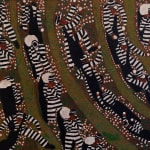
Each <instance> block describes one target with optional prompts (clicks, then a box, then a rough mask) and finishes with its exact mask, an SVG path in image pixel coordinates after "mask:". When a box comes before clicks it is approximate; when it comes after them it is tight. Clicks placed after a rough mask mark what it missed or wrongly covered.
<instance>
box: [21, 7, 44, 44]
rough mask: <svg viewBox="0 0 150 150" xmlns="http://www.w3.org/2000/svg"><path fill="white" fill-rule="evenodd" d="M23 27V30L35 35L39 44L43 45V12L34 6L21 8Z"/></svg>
mask: <svg viewBox="0 0 150 150" xmlns="http://www.w3.org/2000/svg"><path fill="white" fill-rule="evenodd" d="M21 14H22V15H21V27H22V29H23V30H25V31H26V30H29V34H30V35H35V36H36V37H37V38H38V40H39V42H40V43H42V42H43V39H42V34H41V31H40V29H41V28H43V23H42V16H41V11H40V10H39V9H38V8H37V6H34V5H32V4H31V5H24V4H23V5H22V7H21Z"/></svg>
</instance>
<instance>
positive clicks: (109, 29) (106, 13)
mask: <svg viewBox="0 0 150 150" xmlns="http://www.w3.org/2000/svg"><path fill="white" fill-rule="evenodd" d="M109 16H110V13H109V8H108V6H104V9H103V23H104V28H105V30H106V32H107V33H108V34H109V35H112V34H113V30H112V27H111V26H110V23H109Z"/></svg>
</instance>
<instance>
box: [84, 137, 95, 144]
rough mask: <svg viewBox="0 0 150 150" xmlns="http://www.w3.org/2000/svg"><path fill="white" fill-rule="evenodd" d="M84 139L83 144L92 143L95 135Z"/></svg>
mask: <svg viewBox="0 0 150 150" xmlns="http://www.w3.org/2000/svg"><path fill="white" fill-rule="evenodd" d="M84 141H85V144H87V145H92V144H94V143H95V137H93V136H89V137H86V138H85V140H84Z"/></svg>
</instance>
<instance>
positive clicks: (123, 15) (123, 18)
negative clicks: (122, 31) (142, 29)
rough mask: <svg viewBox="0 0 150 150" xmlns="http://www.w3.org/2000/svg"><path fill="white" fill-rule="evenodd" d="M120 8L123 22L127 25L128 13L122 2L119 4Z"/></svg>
mask: <svg viewBox="0 0 150 150" xmlns="http://www.w3.org/2000/svg"><path fill="white" fill-rule="evenodd" d="M118 10H119V12H120V15H121V19H122V22H123V23H124V24H123V25H124V26H126V25H127V15H126V13H125V10H124V8H123V7H122V6H121V5H120V4H118Z"/></svg>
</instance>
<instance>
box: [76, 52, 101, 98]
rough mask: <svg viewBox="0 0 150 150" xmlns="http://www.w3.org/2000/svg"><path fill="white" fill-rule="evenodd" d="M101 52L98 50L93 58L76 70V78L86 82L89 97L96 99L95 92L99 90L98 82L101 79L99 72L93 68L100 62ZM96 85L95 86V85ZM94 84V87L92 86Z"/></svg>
mask: <svg viewBox="0 0 150 150" xmlns="http://www.w3.org/2000/svg"><path fill="white" fill-rule="evenodd" d="M102 59H103V57H102V52H101V51H100V50H99V51H98V53H97V56H96V58H95V59H94V60H92V61H90V62H89V63H86V64H84V65H83V66H82V68H80V69H78V70H77V71H76V74H75V76H76V78H77V79H80V80H84V81H85V84H86V89H87V92H88V94H89V96H90V98H91V99H93V100H96V97H95V94H96V92H97V91H99V84H100V83H102V82H103V81H102V80H103V79H102V77H101V76H100V74H99V73H98V72H97V71H96V70H95V69H94V67H96V66H97V65H98V64H99V63H100V62H102ZM96 85H97V86H96ZM93 86H94V87H93Z"/></svg>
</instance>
